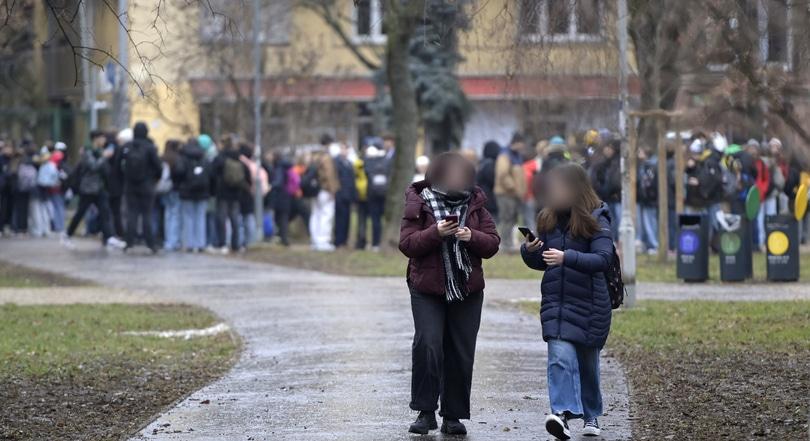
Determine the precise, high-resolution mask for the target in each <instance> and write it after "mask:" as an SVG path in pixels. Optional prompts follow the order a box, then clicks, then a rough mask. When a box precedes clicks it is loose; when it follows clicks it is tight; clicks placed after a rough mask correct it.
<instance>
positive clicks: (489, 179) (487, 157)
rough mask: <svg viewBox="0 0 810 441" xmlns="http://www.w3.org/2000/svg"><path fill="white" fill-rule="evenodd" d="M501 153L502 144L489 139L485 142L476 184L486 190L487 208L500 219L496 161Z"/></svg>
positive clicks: (494, 216)
mask: <svg viewBox="0 0 810 441" xmlns="http://www.w3.org/2000/svg"><path fill="white" fill-rule="evenodd" d="M500 153H501V146H500V145H498V143H497V142H495V141H487V142H486V144H484V152H483V158H482V159H481V163H480V164H478V174H477V177H476V181H477V182H476V184H478V186H479V187H481V190H484V194H485V195H486V197H487V203H486V206H485V208H486V209H487V211H489V214H491V215H492V217H493V219H495V220H496V222H497V219H498V201H497V199H495V161H497V159H498V155H499V154H500Z"/></svg>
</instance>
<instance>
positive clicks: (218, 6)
mask: <svg viewBox="0 0 810 441" xmlns="http://www.w3.org/2000/svg"><path fill="white" fill-rule="evenodd" d="M199 8H200V40H201V41H202V42H203V43H249V42H252V41H253V8H252V6H249V5H246V4H244V2H236V1H233V0H208V1H205V2H200V4H199ZM291 8H292V2H291V0H266V1H263V2H262V5H261V9H262V12H261V29H260V30H259V41H260V42H262V43H264V44H276V45H281V44H287V43H289V38H290V16H291V13H292V11H291Z"/></svg>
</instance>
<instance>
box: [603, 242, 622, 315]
mask: <svg viewBox="0 0 810 441" xmlns="http://www.w3.org/2000/svg"><path fill="white" fill-rule="evenodd" d="M604 274H605V282H606V283H607V290H608V294H609V295H610V307H611V308H613V309H617V308H618V307H619V306H622V303H624V294H625V289H624V280H622V263H621V260H619V253H617V252H616V244H613V259H611V262H610V266H609V267H608V269H607V271H605V272H604Z"/></svg>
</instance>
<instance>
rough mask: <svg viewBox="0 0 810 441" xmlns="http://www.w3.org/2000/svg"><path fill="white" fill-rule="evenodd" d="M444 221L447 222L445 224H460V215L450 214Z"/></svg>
mask: <svg viewBox="0 0 810 441" xmlns="http://www.w3.org/2000/svg"><path fill="white" fill-rule="evenodd" d="M442 220H443V221H445V222H450V223H458V215H457V214H448V215H447V216H445V217H444V219H442Z"/></svg>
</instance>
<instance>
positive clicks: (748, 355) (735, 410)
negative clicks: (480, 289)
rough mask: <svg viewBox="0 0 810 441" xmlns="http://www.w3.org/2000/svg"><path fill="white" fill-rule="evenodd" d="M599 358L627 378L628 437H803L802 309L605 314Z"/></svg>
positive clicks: (732, 306) (663, 305)
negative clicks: (604, 349)
mask: <svg viewBox="0 0 810 441" xmlns="http://www.w3.org/2000/svg"><path fill="white" fill-rule="evenodd" d="M521 307H522V309H524V310H525V311H527V312H530V313H531V314H533V315H535V316H536V315H537V311H538V305H537V303H536V302H525V303H523V304H522V305H521ZM608 353H610V354H612V355H614V356H616V357H618V358H619V360H620V361H621V362H622V366H623V367H624V369H625V371H626V373H627V377H628V380H629V383H630V393H631V397H630V399H631V413H632V420H633V435H634V439H649V440H654V439H665V438H664V436H662V435H661V434H664V435H669V436H673V437H674V438H666V439H690V440H715V439H717V436H718V435H719V434H731V433H734V434H738V436H735V437H732V438H736V439H752V438H758V437H762V436H765V437H772V438H770V439H796V440H798V439H806V437H807V434H808V418H809V417H810V414H809V413H808V412H809V411H810V402H809V401H808V399H807V397H808V396H810V302H806V301H805V302H802V301H795V302H750V303H741V302H703V301H693V302H663V301H643V302H639V304H638V307H637V308H635V309H632V310H619V311H618V312H617V313H616V314H614V322H613V327H612V330H611V335H610V338H609V341H608Z"/></svg>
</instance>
